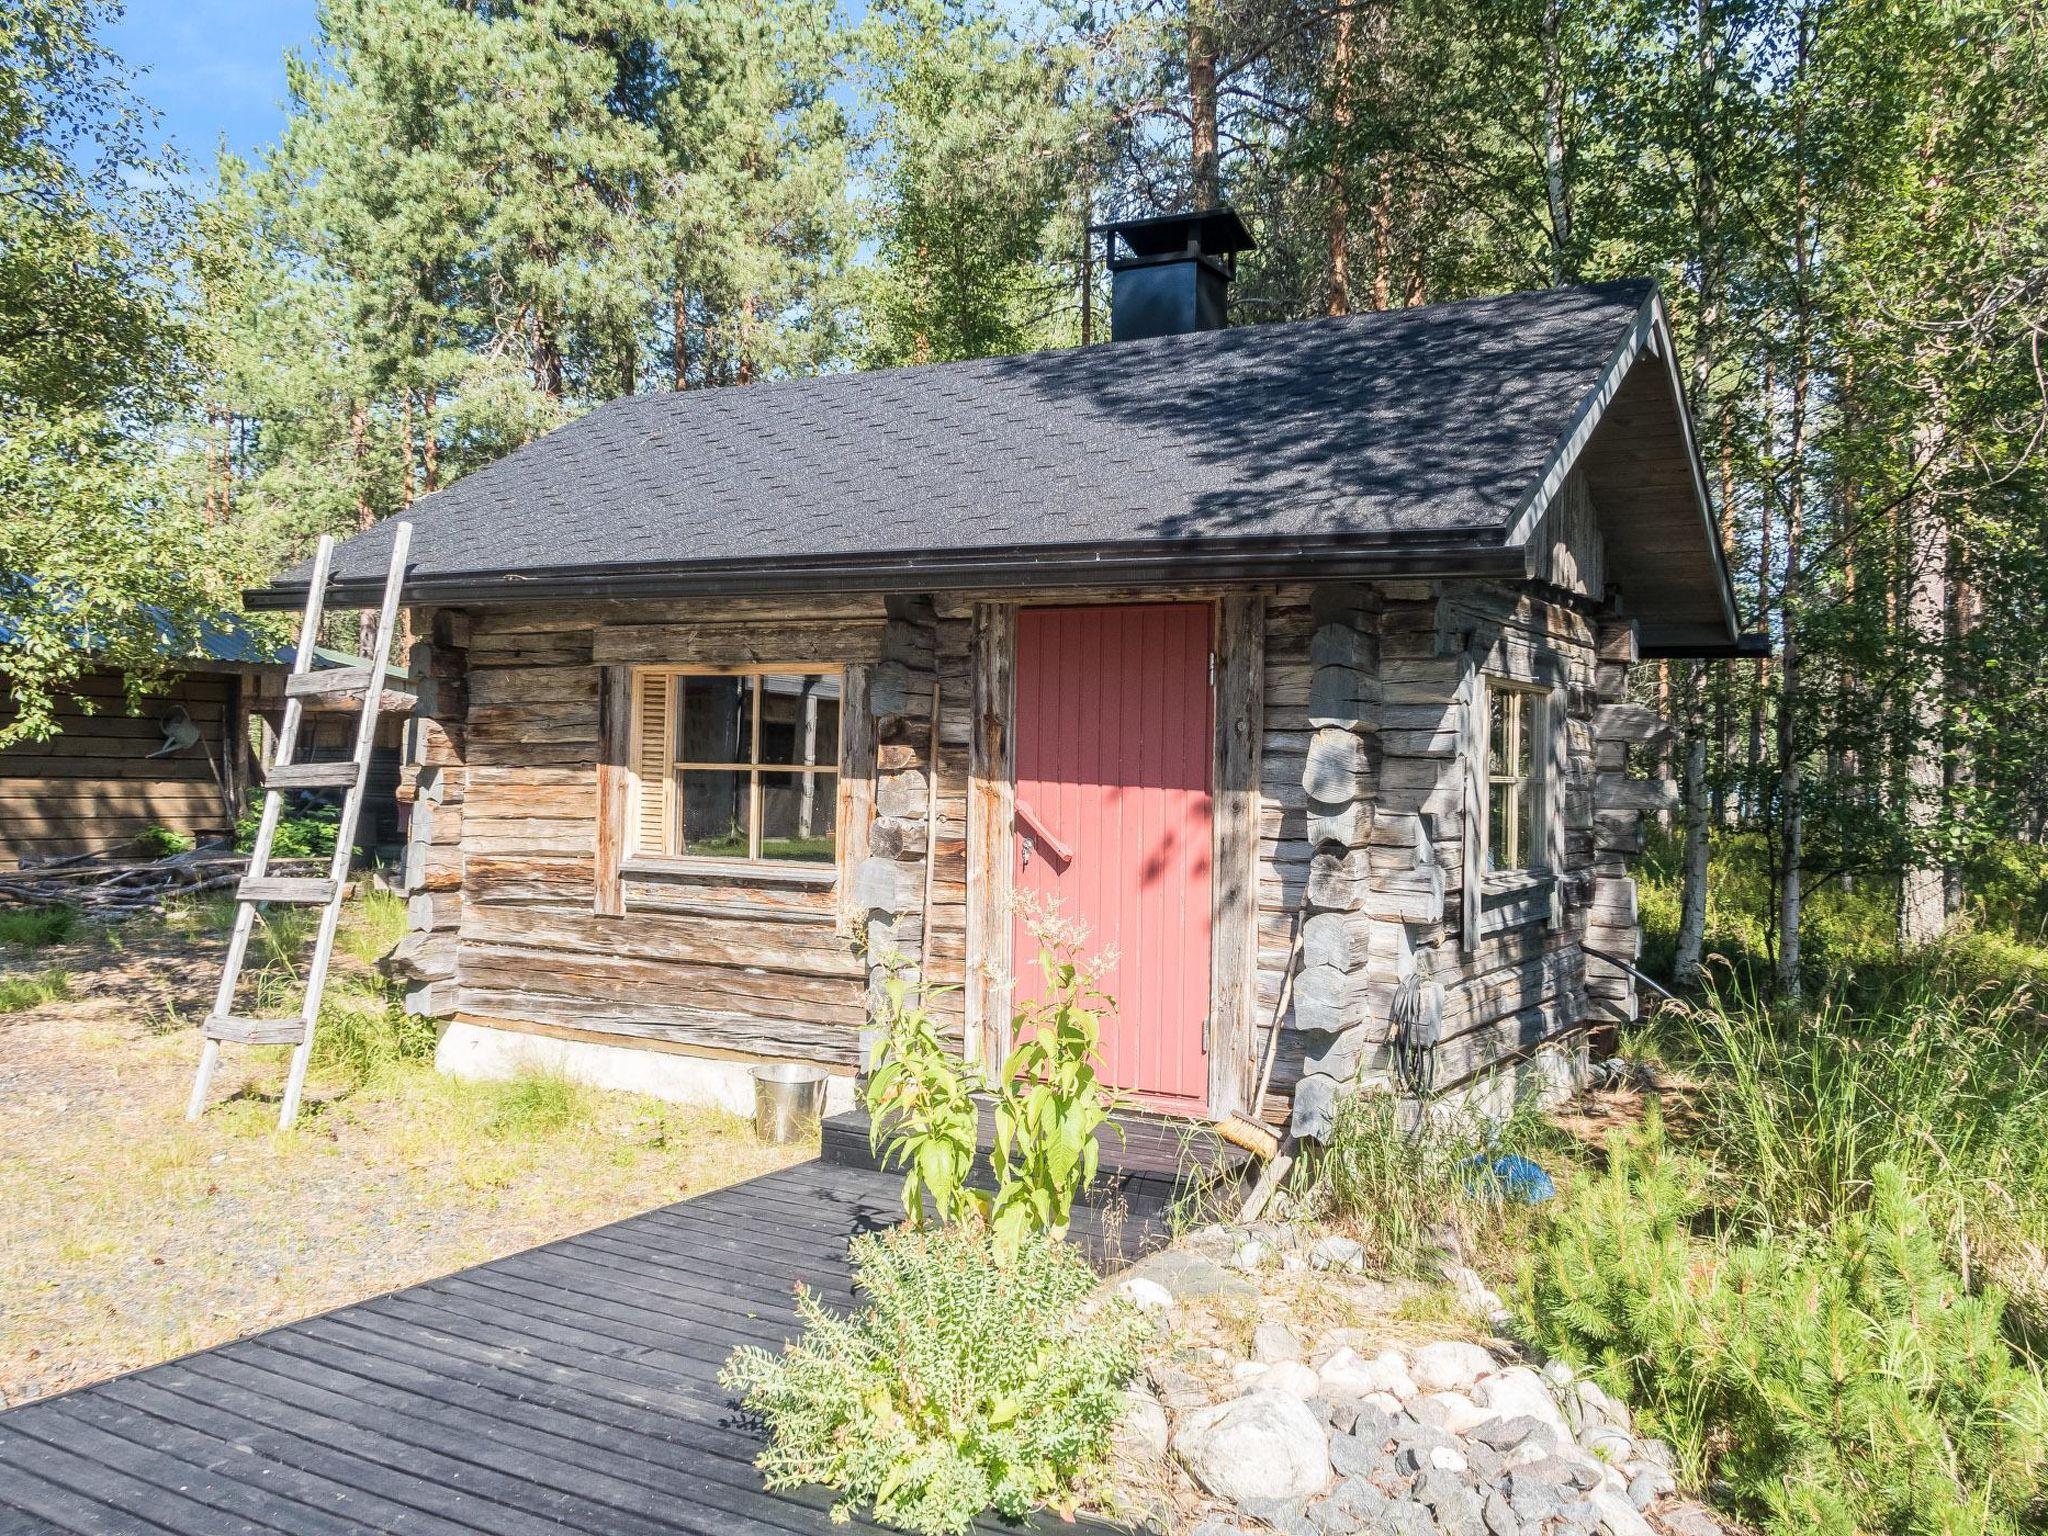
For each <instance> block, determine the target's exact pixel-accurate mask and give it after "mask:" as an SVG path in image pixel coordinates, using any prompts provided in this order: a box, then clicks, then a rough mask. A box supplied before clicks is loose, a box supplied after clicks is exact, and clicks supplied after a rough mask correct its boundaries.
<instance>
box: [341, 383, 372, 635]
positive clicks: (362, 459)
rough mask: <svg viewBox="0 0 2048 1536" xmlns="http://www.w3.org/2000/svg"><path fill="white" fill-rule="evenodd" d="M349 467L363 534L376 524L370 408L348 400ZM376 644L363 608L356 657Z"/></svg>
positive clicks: (368, 610)
mask: <svg viewBox="0 0 2048 1536" xmlns="http://www.w3.org/2000/svg"><path fill="white" fill-rule="evenodd" d="M348 451H349V463H350V467H351V469H352V470H353V471H354V475H355V483H356V532H358V533H367V532H368V531H369V530H370V529H371V528H373V527H375V526H376V524H377V509H376V507H375V506H373V505H372V504H371V501H370V407H369V404H368V402H366V401H363V400H352V401H350V402H349V408H348ZM376 644H377V613H376V610H375V609H372V608H365V609H363V610H362V611H361V612H359V613H358V614H357V615H356V654H357V655H359V656H364V657H368V658H369V659H370V660H372V661H375V660H376V659H377V658H375V657H372V656H370V652H371V651H372V650H373V649H374V648H375V647H376Z"/></svg>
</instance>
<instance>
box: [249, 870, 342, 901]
mask: <svg viewBox="0 0 2048 1536" xmlns="http://www.w3.org/2000/svg"><path fill="white" fill-rule="evenodd" d="M235 899H236V900H237V901H274V902H277V903H278V904H279V905H281V906H287V907H324V906H326V905H327V903H328V902H330V901H332V900H334V882H333V881H332V880H317V879H309V878H305V877H300V876H292V875H251V876H248V877H247V878H245V879H244V880H243V881H242V883H241V884H240V885H239V886H237V887H236V888H235Z"/></svg>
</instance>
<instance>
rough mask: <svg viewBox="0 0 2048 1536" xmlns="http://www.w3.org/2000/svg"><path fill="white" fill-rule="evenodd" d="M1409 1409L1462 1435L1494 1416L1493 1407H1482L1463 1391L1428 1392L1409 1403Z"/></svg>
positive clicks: (1416, 1414)
mask: <svg viewBox="0 0 2048 1536" xmlns="http://www.w3.org/2000/svg"><path fill="white" fill-rule="evenodd" d="M1408 1411H1409V1412H1410V1413H1412V1414H1414V1415H1415V1417H1416V1418H1418V1419H1420V1420H1422V1422H1423V1423H1425V1424H1434V1425H1435V1426H1436V1427H1437V1428H1438V1429H1441V1430H1443V1431H1445V1432H1446V1433H1448V1434H1453V1435H1458V1436H1460V1437H1463V1436H1465V1435H1468V1434H1470V1433H1471V1432H1472V1431H1473V1429H1475V1428H1477V1427H1478V1426H1479V1425H1481V1424H1483V1423H1485V1422H1486V1421H1487V1420H1488V1419H1490V1418H1492V1417H1493V1416H1494V1415H1493V1412H1492V1410H1491V1409H1487V1408H1481V1407H1480V1406H1479V1405H1478V1404H1477V1403H1475V1402H1473V1401H1472V1399H1471V1398H1469V1397H1467V1396H1466V1395H1465V1394H1464V1393H1462V1392H1430V1393H1426V1394H1424V1395H1423V1396H1421V1397H1418V1398H1416V1399H1415V1401H1414V1402H1413V1403H1411V1404H1409V1407H1408Z"/></svg>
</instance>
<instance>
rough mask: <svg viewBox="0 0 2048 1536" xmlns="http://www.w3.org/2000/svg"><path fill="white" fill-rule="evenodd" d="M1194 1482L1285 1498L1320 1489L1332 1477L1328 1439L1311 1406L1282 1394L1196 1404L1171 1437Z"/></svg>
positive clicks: (1237, 1498) (1241, 1499)
mask: <svg viewBox="0 0 2048 1536" xmlns="http://www.w3.org/2000/svg"><path fill="white" fill-rule="evenodd" d="M1173 1450H1174V1454H1175V1455H1177V1456H1179V1457H1180V1459H1181V1461H1182V1463H1183V1464H1184V1465H1185V1466H1186V1467H1187V1469H1188V1471H1189V1472H1190V1473H1192V1474H1193V1475H1194V1478H1195V1481H1197V1482H1198V1483H1200V1484H1201V1485H1202V1486H1203V1487H1204V1488H1206V1489H1208V1490H1209V1492H1211V1493H1213V1494H1215V1495H1216V1496H1217V1497H1218V1498H1221V1499H1229V1500H1230V1501H1231V1502H1232V1503H1233V1504H1243V1503H1245V1501H1246V1500H1249V1499H1266V1500H1286V1499H1300V1498H1306V1497H1307V1496H1308V1495H1310V1494H1312V1493H1317V1492H1320V1491H1321V1489H1322V1487H1323V1484H1324V1483H1326V1482H1328V1481H1329V1477H1330V1442H1329V1437H1328V1436H1327V1435H1326V1434H1325V1433H1324V1431H1323V1426H1322V1425H1321V1424H1319V1423H1317V1422H1316V1416H1315V1415H1314V1414H1313V1413H1310V1412H1309V1410H1308V1405H1307V1404H1306V1403H1304V1402H1303V1401H1302V1400H1301V1399H1300V1398H1298V1397H1290V1396H1287V1395H1286V1394H1284V1393H1279V1392H1254V1393H1252V1394H1250V1395H1249V1396H1246V1397H1240V1398H1236V1399H1233V1400H1232V1401H1230V1402H1227V1403H1219V1404H1217V1405H1216V1406H1215V1407H1213V1408H1198V1409H1196V1410H1195V1411H1194V1412H1192V1413H1190V1414H1188V1415H1187V1416H1186V1417H1184V1418H1183V1419H1182V1420H1181V1423H1180V1429H1179V1431H1178V1433H1176V1434H1175V1435H1174V1437H1173Z"/></svg>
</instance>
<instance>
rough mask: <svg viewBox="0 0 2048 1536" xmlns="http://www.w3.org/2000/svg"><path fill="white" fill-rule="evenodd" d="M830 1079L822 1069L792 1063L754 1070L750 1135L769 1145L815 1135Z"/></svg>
mask: <svg viewBox="0 0 2048 1536" xmlns="http://www.w3.org/2000/svg"><path fill="white" fill-rule="evenodd" d="M831 1076H832V1074H831V1073H829V1072H827V1071H826V1070H825V1069H824V1068H823V1067H807V1066H801V1065H799V1064H797V1063H795V1062H781V1063H778V1064H777V1065H775V1066H772V1067H756V1068H754V1134H755V1135H756V1136H758V1137H760V1138H761V1140H763V1141H769V1142H788V1141H797V1140H800V1139H801V1138H803V1137H805V1136H814V1135H816V1134H817V1130H818V1121H819V1120H820V1119H821V1118H822V1117H823V1116H824V1113H825V1085H826V1084H827V1083H828V1082H829V1081H831Z"/></svg>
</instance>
